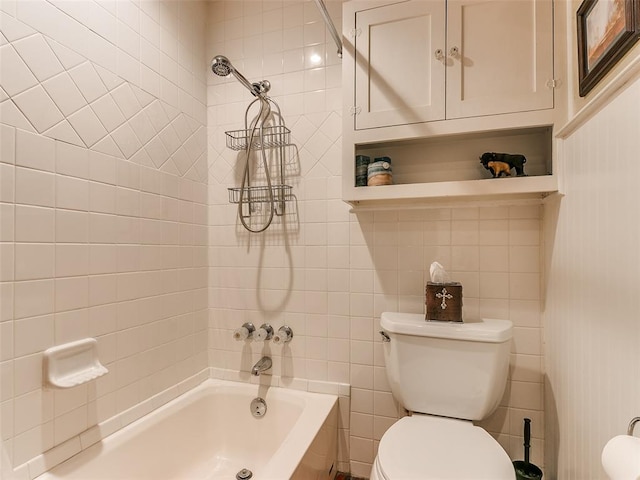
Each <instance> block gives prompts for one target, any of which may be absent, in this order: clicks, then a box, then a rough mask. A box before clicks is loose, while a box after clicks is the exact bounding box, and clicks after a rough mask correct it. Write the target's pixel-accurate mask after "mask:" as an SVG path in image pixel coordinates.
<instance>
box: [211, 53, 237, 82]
mask: <svg viewBox="0 0 640 480" xmlns="http://www.w3.org/2000/svg"><path fill="white" fill-rule="evenodd" d="M211 70H212V71H213V73H215V74H216V75H219V76H221V77H226V76H227V75H229V74H230V73H232V72H233V71H234V68H233V67H232V66H231V62H230V61H229V59H228V58H227V57H224V56H222V55H216V56H215V57H213V60H212V62H211Z"/></svg>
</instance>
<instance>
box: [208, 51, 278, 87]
mask: <svg viewBox="0 0 640 480" xmlns="http://www.w3.org/2000/svg"><path fill="white" fill-rule="evenodd" d="M211 70H212V71H213V73H215V74H216V75H218V76H220V77H227V76H229V75H230V74H233V76H234V77H236V79H237V80H238V81H239V82H240V83H241V84H242V85H244V86H245V87H246V88H247V90H249V91H250V92H251V94H252V95H253V96H254V97H262V96H264V95H265V94H266V93H267V92H268V91H269V90H270V89H271V83H270V82H269V81H268V80H262V81H261V82H256V83H251V82H249V80H247V79H246V78H245V76H244V75H242V74H241V73H240V72H239V71H237V70H236V69H235V68H234V66H233V65H232V64H231V62H230V61H229V59H228V58H227V57H225V56H224V55H216V56H215V57H213V60H212V61H211Z"/></svg>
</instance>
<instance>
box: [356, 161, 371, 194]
mask: <svg viewBox="0 0 640 480" xmlns="http://www.w3.org/2000/svg"><path fill="white" fill-rule="evenodd" d="M370 161H371V159H370V158H369V157H368V156H366V155H356V187H366V185H367V167H369V162H370Z"/></svg>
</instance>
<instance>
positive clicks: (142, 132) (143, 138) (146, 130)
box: [129, 111, 156, 145]
mask: <svg viewBox="0 0 640 480" xmlns="http://www.w3.org/2000/svg"><path fill="white" fill-rule="evenodd" d="M129 126H130V127H131V128H132V129H133V131H134V133H135V134H136V136H137V137H138V139H139V140H140V142H141V143H142V144H143V145H144V144H146V143H147V142H149V141H150V140H151V139H152V138H153V137H154V136H155V134H156V131H155V130H154V128H153V126H152V125H151V122H150V120H149V118H148V117H147V114H146V113H145V112H144V111H141V112H140V113H138V114H137V115H135V116H134V117H132V118H131V119H130V120H129Z"/></svg>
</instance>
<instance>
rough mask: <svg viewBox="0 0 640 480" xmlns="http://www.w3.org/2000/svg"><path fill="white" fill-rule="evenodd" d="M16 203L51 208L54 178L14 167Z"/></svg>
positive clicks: (43, 173)
mask: <svg viewBox="0 0 640 480" xmlns="http://www.w3.org/2000/svg"><path fill="white" fill-rule="evenodd" d="M15 175H16V176H15V178H16V183H15V185H16V194H15V195H16V203H23V204H27V205H40V206H44V207H53V206H54V205H55V176H54V175H53V174H51V173H48V172H41V171H38V170H31V169H28V168H21V167H16V171H15Z"/></svg>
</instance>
